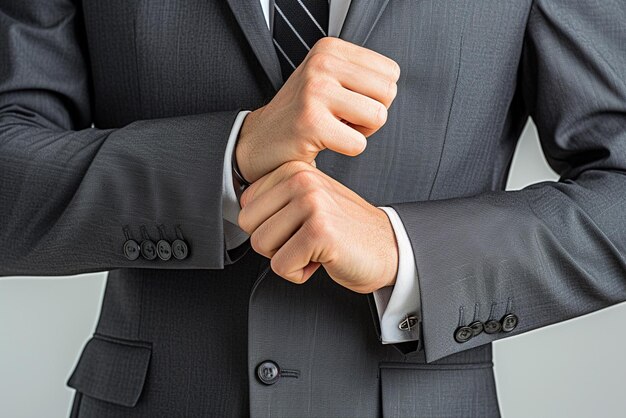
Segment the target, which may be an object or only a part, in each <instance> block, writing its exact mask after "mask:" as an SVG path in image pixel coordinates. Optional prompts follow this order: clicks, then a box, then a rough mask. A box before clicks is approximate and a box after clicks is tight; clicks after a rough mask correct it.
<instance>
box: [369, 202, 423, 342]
mask: <svg viewBox="0 0 626 418" xmlns="http://www.w3.org/2000/svg"><path fill="white" fill-rule="evenodd" d="M379 209H382V210H383V211H384V212H385V213H386V214H387V217H388V218H389V221H390V222H391V226H392V227H393V232H394V233H395V235H396V241H397V243H398V274H397V276H396V283H395V285H394V286H388V287H383V288H381V289H379V290H377V291H375V292H374V301H375V303H376V310H377V311H378V320H379V322H380V334H381V335H380V337H381V341H382V343H383V344H397V343H403V342H407V341H416V340H418V339H419V322H420V321H421V312H420V308H421V304H420V291H419V282H418V278H417V267H416V266H415V257H414V255H413V249H412V247H411V242H410V241H409V236H408V235H407V233H406V229H404V225H403V224H402V221H401V220H400V216H398V214H397V213H396V211H395V210H393V209H392V208H389V207H379Z"/></svg>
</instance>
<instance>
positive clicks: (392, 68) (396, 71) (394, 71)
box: [389, 59, 400, 80]
mask: <svg viewBox="0 0 626 418" xmlns="http://www.w3.org/2000/svg"><path fill="white" fill-rule="evenodd" d="M389 61H391V64H390V65H389V72H390V73H391V75H392V77H393V78H394V80H398V78H400V65H398V63H397V62H395V61H394V60H392V59H389Z"/></svg>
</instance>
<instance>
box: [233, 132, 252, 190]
mask: <svg viewBox="0 0 626 418" xmlns="http://www.w3.org/2000/svg"><path fill="white" fill-rule="evenodd" d="M236 147H237V145H236V144H235V149H236ZM235 154H236V152H235V151H233V156H232V159H231V167H232V168H233V185H234V186H235V195H236V196H237V201H239V200H240V199H241V195H242V194H243V192H244V191H245V190H246V189H247V188H248V186H250V182H249V181H248V180H246V179H245V178H244V177H243V175H242V174H241V172H240V171H239V166H238V165H237V157H236V155H235Z"/></svg>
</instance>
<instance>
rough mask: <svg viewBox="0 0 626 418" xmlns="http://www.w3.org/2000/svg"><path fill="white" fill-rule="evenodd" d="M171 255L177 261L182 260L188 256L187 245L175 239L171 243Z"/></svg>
mask: <svg viewBox="0 0 626 418" xmlns="http://www.w3.org/2000/svg"><path fill="white" fill-rule="evenodd" d="M172 254H173V255H174V258H175V259H177V260H184V259H185V258H187V256H188V255H189V248H188V247H187V243H186V242H185V241H183V240H182V239H177V240H174V242H172Z"/></svg>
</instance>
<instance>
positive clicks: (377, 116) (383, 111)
mask: <svg viewBox="0 0 626 418" xmlns="http://www.w3.org/2000/svg"><path fill="white" fill-rule="evenodd" d="M373 112H374V117H373V120H374V121H375V124H376V126H383V125H384V124H385V122H387V115H388V113H387V108H386V107H385V106H384V105H383V104H382V103H379V104H377V105H375V106H374V109H373Z"/></svg>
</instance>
